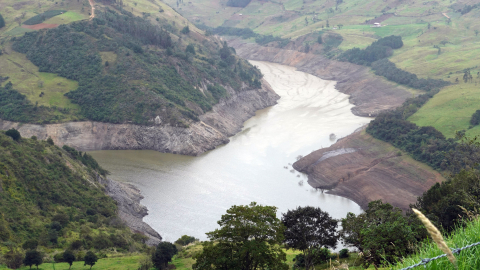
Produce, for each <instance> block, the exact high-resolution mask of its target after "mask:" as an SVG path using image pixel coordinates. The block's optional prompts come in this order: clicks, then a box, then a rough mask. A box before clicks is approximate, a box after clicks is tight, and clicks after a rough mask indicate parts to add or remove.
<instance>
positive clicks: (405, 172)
mask: <svg viewBox="0 0 480 270" xmlns="http://www.w3.org/2000/svg"><path fill="white" fill-rule="evenodd" d="M293 168H295V169H296V170H298V171H300V172H303V173H306V174H308V183H309V184H310V185H311V186H312V187H316V188H319V189H324V190H327V191H326V192H327V193H328V194H333V195H338V196H342V197H346V198H349V199H351V200H353V201H355V202H356V203H358V204H359V205H360V206H361V207H362V208H363V209H365V208H366V207H367V206H368V203H369V202H371V201H374V200H382V201H383V202H388V203H390V204H392V205H394V206H396V207H399V208H401V209H403V210H407V209H409V205H410V204H413V203H415V202H416V200H417V197H418V196H420V195H422V194H423V192H425V191H426V190H428V189H429V188H430V187H431V186H432V185H434V184H435V183H438V182H441V181H444V180H445V179H444V178H443V177H442V176H441V174H440V173H438V172H436V171H434V170H433V169H431V168H430V167H428V166H427V165H425V164H423V163H421V162H418V161H415V160H413V159H412V158H411V157H409V156H408V154H405V155H403V153H402V152H400V151H399V150H398V149H396V148H395V147H393V146H392V145H390V144H388V143H385V142H383V141H380V140H377V139H375V138H373V137H372V136H370V135H368V134H367V133H366V132H365V131H364V130H360V131H357V132H355V133H353V134H351V135H349V136H347V137H345V138H343V139H341V140H339V141H338V142H337V143H335V144H334V145H332V146H330V147H328V148H324V149H320V150H317V151H314V152H312V153H310V154H309V155H307V156H305V157H303V158H302V159H300V160H298V161H297V162H295V163H294V164H293Z"/></svg>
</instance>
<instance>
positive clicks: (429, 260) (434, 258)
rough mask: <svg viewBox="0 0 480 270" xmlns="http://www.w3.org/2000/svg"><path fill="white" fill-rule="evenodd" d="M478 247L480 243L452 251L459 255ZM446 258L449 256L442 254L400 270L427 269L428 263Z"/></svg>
mask: <svg viewBox="0 0 480 270" xmlns="http://www.w3.org/2000/svg"><path fill="white" fill-rule="evenodd" d="M478 245H480V242H477V243H474V244H471V245H468V246H464V247H462V248H454V249H452V253H454V254H458V253H460V251H462V250H464V249H467V248H471V247H474V246H478ZM446 256H447V254H442V255H439V256H437V257H433V258H426V259H422V261H421V262H419V263H417V264H414V265H412V266H409V267H405V268H402V269H400V270H408V269H413V268H415V267H417V266H420V265H423V266H424V267H425V268H427V263H429V262H431V261H435V260H437V259H440V258H443V257H446Z"/></svg>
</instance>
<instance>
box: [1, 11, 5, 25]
mask: <svg viewBox="0 0 480 270" xmlns="http://www.w3.org/2000/svg"><path fill="white" fill-rule="evenodd" d="M4 26H5V20H4V19H3V16H2V14H0V28H3V27H4Z"/></svg>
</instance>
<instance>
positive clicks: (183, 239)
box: [175, 235, 198, 246]
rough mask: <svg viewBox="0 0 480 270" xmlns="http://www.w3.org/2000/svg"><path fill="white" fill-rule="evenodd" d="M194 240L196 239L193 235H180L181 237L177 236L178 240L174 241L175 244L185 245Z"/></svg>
mask: <svg viewBox="0 0 480 270" xmlns="http://www.w3.org/2000/svg"><path fill="white" fill-rule="evenodd" d="M195 241H198V239H195V237H193V236H188V235H182V237H180V238H178V240H177V241H175V244H179V245H182V246H186V245H188V244H190V243H193V242H195Z"/></svg>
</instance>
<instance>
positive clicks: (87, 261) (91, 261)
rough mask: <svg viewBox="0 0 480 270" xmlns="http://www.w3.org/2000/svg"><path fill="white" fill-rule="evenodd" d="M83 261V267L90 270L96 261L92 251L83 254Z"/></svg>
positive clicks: (96, 258)
mask: <svg viewBox="0 0 480 270" xmlns="http://www.w3.org/2000/svg"><path fill="white" fill-rule="evenodd" d="M84 260H85V264H84V266H86V265H90V269H92V267H93V266H94V265H95V263H96V262H97V261H98V257H97V255H95V253H93V252H92V251H88V252H87V254H85V258H84Z"/></svg>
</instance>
